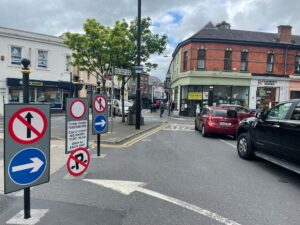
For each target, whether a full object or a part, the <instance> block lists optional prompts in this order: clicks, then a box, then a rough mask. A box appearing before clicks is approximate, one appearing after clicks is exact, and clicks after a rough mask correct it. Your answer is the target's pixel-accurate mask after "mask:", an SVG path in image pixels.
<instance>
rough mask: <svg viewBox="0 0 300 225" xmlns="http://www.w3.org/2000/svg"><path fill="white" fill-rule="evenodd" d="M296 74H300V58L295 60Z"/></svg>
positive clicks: (297, 57)
mask: <svg viewBox="0 0 300 225" xmlns="http://www.w3.org/2000/svg"><path fill="white" fill-rule="evenodd" d="M295 73H300V56H296V58H295Z"/></svg>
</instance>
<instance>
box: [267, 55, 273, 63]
mask: <svg viewBox="0 0 300 225" xmlns="http://www.w3.org/2000/svg"><path fill="white" fill-rule="evenodd" d="M273 62H274V55H273V54H268V57H267V63H273Z"/></svg>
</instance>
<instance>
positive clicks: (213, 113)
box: [195, 107, 239, 138]
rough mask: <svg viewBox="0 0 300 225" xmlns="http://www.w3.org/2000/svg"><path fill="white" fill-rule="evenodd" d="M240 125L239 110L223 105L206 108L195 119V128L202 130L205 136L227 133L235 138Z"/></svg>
mask: <svg viewBox="0 0 300 225" xmlns="http://www.w3.org/2000/svg"><path fill="white" fill-rule="evenodd" d="M238 125H239V119H238V115H237V112H236V111H235V110H231V109H223V108H221V107H207V108H204V109H203V110H202V112H201V113H200V114H198V115H197V117H196V119H195V130H200V131H201V133H202V136H203V137H206V136H208V135H210V134H225V135H232V136H233V137H234V138H235V137H236V130H237V127H238Z"/></svg>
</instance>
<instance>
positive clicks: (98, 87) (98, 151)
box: [97, 81, 101, 157]
mask: <svg viewBox="0 0 300 225" xmlns="http://www.w3.org/2000/svg"><path fill="white" fill-rule="evenodd" d="M100 88H101V87H100V81H98V82H97V94H100V91H101V90H100ZM97 156H98V157H99V156H100V134H97Z"/></svg>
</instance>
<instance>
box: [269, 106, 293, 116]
mask: <svg viewBox="0 0 300 225" xmlns="http://www.w3.org/2000/svg"><path fill="white" fill-rule="evenodd" d="M291 105H292V103H285V104H281V105H278V106H275V107H274V108H273V109H271V110H270V112H269V113H268V119H278V120H282V119H284V118H285V117H286V115H287V113H288V111H289V109H290V107H291Z"/></svg>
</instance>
